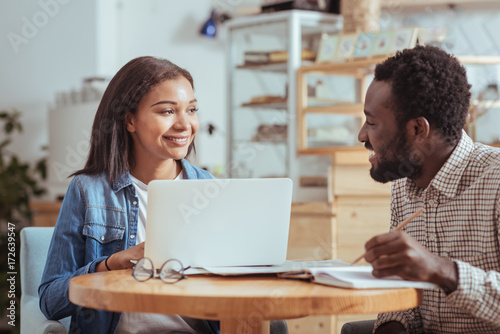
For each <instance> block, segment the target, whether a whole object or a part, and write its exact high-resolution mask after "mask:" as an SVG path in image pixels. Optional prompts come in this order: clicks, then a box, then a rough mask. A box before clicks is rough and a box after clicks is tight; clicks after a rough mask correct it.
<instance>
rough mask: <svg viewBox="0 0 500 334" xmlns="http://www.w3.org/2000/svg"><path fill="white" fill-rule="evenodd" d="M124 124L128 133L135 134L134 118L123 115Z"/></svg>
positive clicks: (130, 115)
mask: <svg viewBox="0 0 500 334" xmlns="http://www.w3.org/2000/svg"><path fill="white" fill-rule="evenodd" d="M125 124H126V125H127V131H128V132H130V133H134V132H135V116H134V114H132V113H130V112H129V113H127V114H126V115H125Z"/></svg>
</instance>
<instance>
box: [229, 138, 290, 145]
mask: <svg viewBox="0 0 500 334" xmlns="http://www.w3.org/2000/svg"><path fill="white" fill-rule="evenodd" d="M235 142H236V143H238V144H242V143H252V144H264V145H286V144H287V142H286V141H284V140H265V141H264V140H262V141H257V140H251V139H237V140H235Z"/></svg>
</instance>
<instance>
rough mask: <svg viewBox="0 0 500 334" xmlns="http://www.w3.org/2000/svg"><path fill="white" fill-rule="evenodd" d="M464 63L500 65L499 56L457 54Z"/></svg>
mask: <svg viewBox="0 0 500 334" xmlns="http://www.w3.org/2000/svg"><path fill="white" fill-rule="evenodd" d="M456 57H457V59H458V61H460V63H462V64H463V65H500V57H499V56H466V55H464V56H456Z"/></svg>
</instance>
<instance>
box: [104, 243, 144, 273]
mask: <svg viewBox="0 0 500 334" xmlns="http://www.w3.org/2000/svg"><path fill="white" fill-rule="evenodd" d="M141 257H144V242H141V243H140V244H138V245H135V246H134V247H130V248H128V249H125V250H122V251H120V252H118V253H114V254H111V255H110V256H109V257H108V267H109V269H111V270H118V269H128V268H132V267H133V266H134V264H133V263H132V262H130V260H139V259H140V258H141ZM104 262H105V260H104V261H101V262H99V264H98V265H97V267H96V271H107V270H108V269H107V268H106V265H105V264H104Z"/></svg>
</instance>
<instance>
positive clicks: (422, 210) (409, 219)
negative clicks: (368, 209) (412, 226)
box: [351, 208, 424, 266]
mask: <svg viewBox="0 0 500 334" xmlns="http://www.w3.org/2000/svg"><path fill="white" fill-rule="evenodd" d="M422 212H424V209H423V208H420V209H418V210H417V211H415V213H414V214H412V215H411V216H410V217H408V218H406V220H405V221H404V222H403V223H402V224H400V225H398V226H396V228H394V230H393V231H399V230H401V229H402V228H403V227H405V226H406V225H407V224H408V223H409V222H411V221H412V220H413V219H414V218H415V217H417V216H418V215H419V214H421V213H422ZM365 254H366V252H365V253H363V254H362V255H361V256H360V257H358V258H357V259H356V260H354V261H353V262H352V263H351V266H352V265H355V264H356V263H357V262H358V261H359V260H361V259H362V258H364V257H365Z"/></svg>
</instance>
